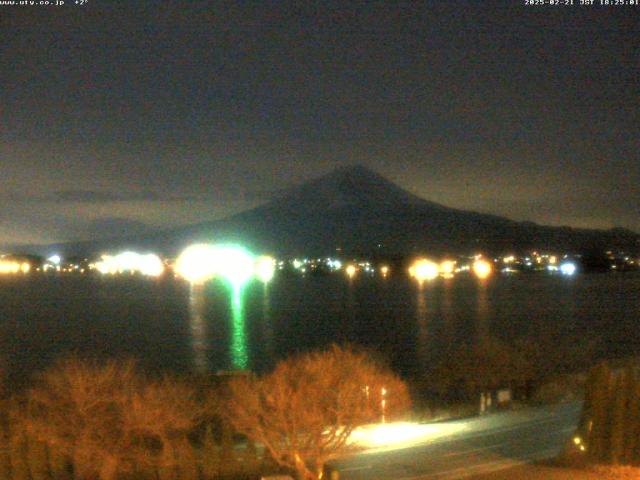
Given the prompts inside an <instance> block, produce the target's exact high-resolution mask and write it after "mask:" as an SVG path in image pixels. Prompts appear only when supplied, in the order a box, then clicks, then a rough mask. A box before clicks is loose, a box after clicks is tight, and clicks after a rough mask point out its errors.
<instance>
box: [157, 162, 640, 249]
mask: <svg viewBox="0 0 640 480" xmlns="http://www.w3.org/2000/svg"><path fill="white" fill-rule="evenodd" d="M163 237H164V238H163V240H162V244H163V247H164V249H172V247H174V246H178V245H179V246H184V245H186V244H188V243H191V242H193V241H234V242H240V243H243V244H247V245H249V246H251V247H253V248H256V249H258V250H264V251H269V252H273V253H277V254H286V255H329V254H332V253H335V252H336V249H339V251H342V252H345V253H353V254H366V255H372V254H373V255H394V256H396V255H406V254H411V253H415V252H425V253H426V252H432V253H439V254H445V253H461V252H465V253H470V252H473V251H476V250H482V251H487V252H496V253H499V252H506V251H511V250H513V251H521V250H526V249H531V248H539V249H554V250H562V251H569V250H570V251H578V250H583V249H593V248H598V247H602V248H605V247H606V248H634V247H635V248H637V247H638V246H639V245H640V241H639V238H640V236H639V235H637V234H635V233H634V232H631V231H628V230H624V229H613V230H606V231H603V230H587V229H573V228H569V227H548V226H541V225H537V224H535V223H532V222H516V221H513V220H509V219H506V218H503V217H499V216H496V215H489V214H484V213H478V212H473V211H465V210H459V209H454V208H449V207H446V206H444V205H440V204H438V203H434V202H430V201H428V200H425V199H423V198H420V197H418V196H416V195H413V194H411V193H409V192H407V191H406V190H404V189H402V188H400V187H399V186H397V185H395V184H394V183H392V182H390V181H389V180H387V179H386V178H384V177H382V176H381V175H379V174H377V173H376V172H374V171H372V170H370V169H368V168H366V167H363V166H361V165H355V166H348V167H341V168H338V169H336V170H334V171H333V172H331V173H329V174H327V175H325V176H322V177H320V178H317V179H314V180H311V181H308V182H306V183H304V184H302V185H300V186H298V187H295V188H293V189H291V190H289V191H287V192H285V193H281V194H280V195H279V196H278V197H277V198H274V199H273V200H272V201H270V202H268V203H266V204H264V205H262V206H259V207H257V208H254V209H252V210H248V211H245V212H242V213H239V214H237V215H234V216H231V217H228V218H225V219H223V220H219V221H216V222H207V223H201V224H198V225H192V226H188V227H183V228H179V229H173V230H171V231H169V232H165V234H164V235H163Z"/></svg>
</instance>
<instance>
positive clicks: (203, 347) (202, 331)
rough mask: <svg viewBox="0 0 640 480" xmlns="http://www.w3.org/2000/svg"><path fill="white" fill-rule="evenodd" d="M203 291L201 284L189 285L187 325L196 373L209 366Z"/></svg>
mask: <svg viewBox="0 0 640 480" xmlns="http://www.w3.org/2000/svg"><path fill="white" fill-rule="evenodd" d="M204 306H205V291H204V287H203V286H202V285H194V284H191V285H190V286H189V327H190V330H191V349H192V351H193V367H194V370H195V371H196V372H198V373H205V372H208V371H209V370H210V368H211V365H210V363H209V358H208V356H207V353H208V351H209V344H208V342H207V324H206V322H205V319H204V314H205V308H204Z"/></svg>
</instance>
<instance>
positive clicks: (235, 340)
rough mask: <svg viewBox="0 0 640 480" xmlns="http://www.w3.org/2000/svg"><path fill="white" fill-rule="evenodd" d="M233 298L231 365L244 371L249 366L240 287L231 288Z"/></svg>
mask: <svg viewBox="0 0 640 480" xmlns="http://www.w3.org/2000/svg"><path fill="white" fill-rule="evenodd" d="M232 288H233V297H232V299H231V317H232V325H231V331H232V333H231V335H232V338H231V365H233V368H235V369H238V370H246V368H247V366H248V364H249V355H248V352H247V333H246V326H245V317H244V305H243V301H244V299H243V298H242V287H240V286H233V287H232Z"/></svg>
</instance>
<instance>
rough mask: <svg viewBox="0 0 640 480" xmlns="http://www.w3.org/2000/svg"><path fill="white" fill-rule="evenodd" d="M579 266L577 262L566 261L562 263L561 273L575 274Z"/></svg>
mask: <svg viewBox="0 0 640 480" xmlns="http://www.w3.org/2000/svg"><path fill="white" fill-rule="evenodd" d="M576 270H577V267H576V264H575V263H572V262H565V263H563V264H562V265H560V273H562V274H563V275H568V276H571V275H574V274H575V273H576Z"/></svg>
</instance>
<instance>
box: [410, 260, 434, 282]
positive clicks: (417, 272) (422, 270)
mask: <svg viewBox="0 0 640 480" xmlns="http://www.w3.org/2000/svg"><path fill="white" fill-rule="evenodd" d="M439 274H440V268H439V267H438V265H437V264H435V263H433V262H432V261H431V260H426V259H424V258H423V259H420V260H416V261H415V262H414V263H413V265H412V266H411V268H410V269H409V275H411V276H412V277H414V278H415V279H416V280H418V281H419V282H421V283H422V282H423V281H425V280H433V279H434V278H436V277H437V276H438V275H439Z"/></svg>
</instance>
